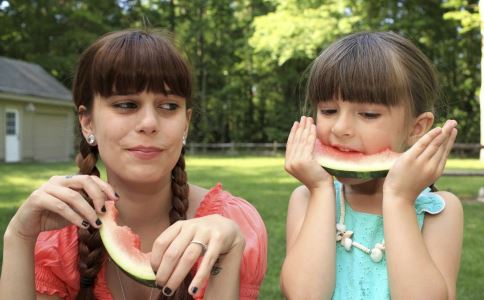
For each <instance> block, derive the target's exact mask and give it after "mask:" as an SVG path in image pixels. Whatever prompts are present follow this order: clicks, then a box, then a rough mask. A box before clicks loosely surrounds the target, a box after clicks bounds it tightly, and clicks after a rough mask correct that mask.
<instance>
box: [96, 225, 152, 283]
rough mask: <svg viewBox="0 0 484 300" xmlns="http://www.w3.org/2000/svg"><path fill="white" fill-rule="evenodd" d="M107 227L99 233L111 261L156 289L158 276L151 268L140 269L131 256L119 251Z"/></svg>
mask: <svg viewBox="0 0 484 300" xmlns="http://www.w3.org/2000/svg"><path fill="white" fill-rule="evenodd" d="M106 225H107V222H106V223H105V224H104V225H103V226H101V228H100V229H99V233H100V235H101V240H102V241H103V244H104V248H106V251H107V252H108V254H109V256H110V257H111V259H112V260H113V261H114V263H115V264H116V265H117V266H119V268H120V269H121V270H123V272H125V273H126V274H128V275H129V276H130V277H131V278H133V279H134V280H136V281H138V282H140V283H142V284H144V285H148V286H152V287H156V285H155V279H156V276H155V274H154V272H153V271H152V270H151V267H149V268H148V269H147V268H141V269H140V266H139V264H138V265H137V264H136V263H135V262H133V261H132V260H131V259H130V258H129V256H127V255H125V254H124V253H122V252H121V251H120V250H119V249H117V247H116V246H114V245H115V244H116V243H115V241H113V240H112V239H111V238H110V237H109V232H108V231H109V230H107V229H105V227H106ZM143 269H144V270H143Z"/></svg>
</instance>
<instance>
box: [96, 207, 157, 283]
mask: <svg viewBox="0 0 484 300" xmlns="http://www.w3.org/2000/svg"><path fill="white" fill-rule="evenodd" d="M105 206H106V212H105V213H104V214H102V215H100V216H99V218H100V219H101V221H102V222H103V225H102V226H101V228H100V229H99V232H100V234H101V239H102V241H103V244H104V247H105V248H106V251H107V252H108V254H109V256H110V257H111V259H112V261H114V263H115V264H116V265H117V266H118V267H119V268H120V269H121V270H123V271H124V272H125V273H126V274H127V275H128V276H130V277H131V278H133V279H134V280H136V281H138V282H140V283H142V284H144V285H147V286H150V287H156V282H155V273H154V272H153V269H152V268H151V264H150V256H149V254H148V253H143V252H141V250H140V249H141V248H140V246H141V241H140V239H139V237H138V235H136V234H135V233H133V232H132V231H131V229H130V228H129V227H127V226H119V225H118V224H117V223H116V220H117V218H118V210H117V208H116V206H114V201H106V202H105Z"/></svg>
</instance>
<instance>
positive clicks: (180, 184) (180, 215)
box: [158, 147, 193, 300]
mask: <svg viewBox="0 0 484 300" xmlns="http://www.w3.org/2000/svg"><path fill="white" fill-rule="evenodd" d="M184 155H185V147H183V148H182V151H181V153H180V158H179V159H178V162H177V163H176V165H175V167H174V168H173V170H172V171H171V178H172V180H171V190H172V193H173V197H172V200H171V203H172V208H171V211H170V223H171V224H173V223H175V222H176V221H178V220H186V218H187V210H188V184H187V173H186V172H185V157H184ZM191 281H192V275H191V274H190V273H188V275H187V276H186V277H185V279H184V280H183V282H182V283H181V284H180V286H179V287H178V289H177V290H176V291H175V294H174V295H173V296H172V297H166V296H164V295H163V294H160V297H159V298H158V300H164V299H177V300H188V299H193V298H192V297H191V296H190V295H189V294H188V293H187V291H188V287H189V286H190V282H191Z"/></svg>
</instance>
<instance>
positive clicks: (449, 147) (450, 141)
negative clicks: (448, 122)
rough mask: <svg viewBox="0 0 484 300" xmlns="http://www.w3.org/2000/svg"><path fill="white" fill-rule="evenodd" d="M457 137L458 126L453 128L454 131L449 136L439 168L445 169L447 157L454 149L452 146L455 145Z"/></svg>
mask: <svg viewBox="0 0 484 300" xmlns="http://www.w3.org/2000/svg"><path fill="white" fill-rule="evenodd" d="M456 137H457V129H456V128H453V129H452V131H451V133H450V137H449V139H448V141H447V145H446V150H445V156H444V159H442V160H441V161H440V165H439V168H440V169H441V170H444V168H445V164H446V162H447V158H448V157H449V154H450V151H451V150H452V147H453V146H454V142H455V138H456Z"/></svg>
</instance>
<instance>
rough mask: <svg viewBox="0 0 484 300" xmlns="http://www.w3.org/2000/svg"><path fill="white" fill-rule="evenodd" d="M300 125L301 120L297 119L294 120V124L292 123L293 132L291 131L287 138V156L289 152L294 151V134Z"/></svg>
mask: <svg viewBox="0 0 484 300" xmlns="http://www.w3.org/2000/svg"><path fill="white" fill-rule="evenodd" d="M298 127H299V122H297V121H296V122H294V124H292V128H291V132H290V133H289V137H288V138H287V143H286V156H287V154H291V153H292V149H293V144H294V136H295V135H296V131H297V128H298Z"/></svg>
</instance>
